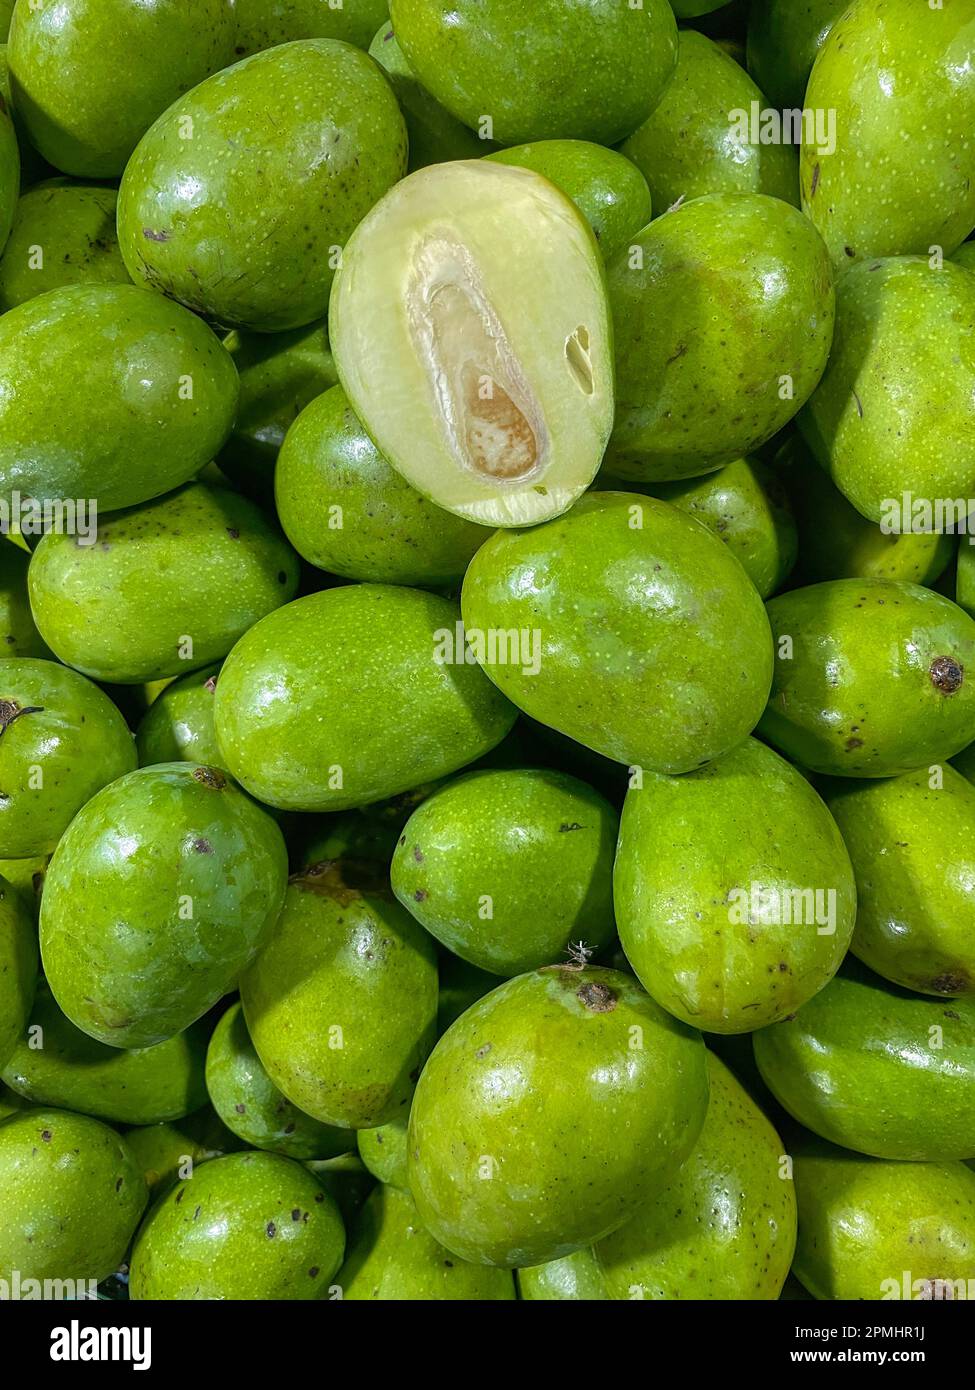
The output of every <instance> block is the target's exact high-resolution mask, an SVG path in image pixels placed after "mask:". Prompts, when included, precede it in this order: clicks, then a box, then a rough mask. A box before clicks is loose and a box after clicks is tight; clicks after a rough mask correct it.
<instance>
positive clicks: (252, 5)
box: [235, 0, 389, 58]
mask: <svg viewBox="0 0 975 1390" xmlns="http://www.w3.org/2000/svg"><path fill="white" fill-rule="evenodd" d="M388 9H389V6H388V4H387V3H386V0H342V4H341V5H340V6H336V5H334V3H330V0H235V10H236V14H237V46H236V49H235V52H236V54H237V56H238V57H239V58H243V57H246V56H248V55H250V54H251V53H259V52H260V51H261V50H262V49H264V48H273V47H274V46H275V45H276V44H280V43H290V42H291V41H292V40H293V39H341V40H342V42H343V43H351V44H354V45H355V47H356V48H367V47H368V45H369V40H370V39H371V38H372V36H373V34H374V33H375V32H376V27H377V25H379V24H382V22H383V20H384V19H385V18H386V14H387V11H388Z"/></svg>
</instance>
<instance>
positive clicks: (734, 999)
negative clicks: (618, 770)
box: [613, 739, 856, 1033]
mask: <svg viewBox="0 0 975 1390" xmlns="http://www.w3.org/2000/svg"><path fill="white" fill-rule="evenodd" d="M613 889H614V900H615V903H616V917H617V921H618V922H619V933H620V942H621V943H622V946H623V949H624V951H625V952H626V955H627V958H628V959H629V961H630V964H631V965H632V966H633V969H634V970H635V971H636V974H637V976H638V978H639V980H640V982H641V984H642V985H643V986H644V988H645V989H646V990H647V991H648V992H649V993H650V994H651V995H652V996H653V998H654V999H656V1001H657V1003H658V1004H661V1005H662V1006H663V1007H664V1008H665V1009H667V1010H668V1011H669V1012H670V1013H672V1014H673V1015H674V1016H675V1017H676V1018H680V1019H683V1021H684V1022H685V1023H688V1024H690V1025H691V1027H693V1028H702V1029H704V1030H705V1031H709V1032H715V1033H747V1032H751V1031H752V1029H754V1028H763V1027H765V1026H766V1024H769V1023H774V1022H777V1021H778V1020H779V1019H782V1018H786V1017H788V1016H789V1015H791V1014H792V1013H793V1012H794V1010H795V1009H797V1008H798V1007H799V1006H800V1004H803V1003H805V1001H806V1000H807V999H810V998H811V997H812V996H813V995H814V994H816V993H817V991H818V990H821V989H822V988H823V986H824V985H825V984H826V983H827V982H828V981H829V980H830V979H832V977H833V976H834V975H835V974H836V971H837V970H838V969H839V966H840V963H841V962H842V960H843V957H844V956H845V955H846V951H847V948H848V946H849V944H850V937H851V936H852V934H853V923H854V919H855V916H856V889H855V886H854V879H853V869H852V867H851V865H850V857H849V855H848V854H847V851H846V848H845V846H844V844H843V840H842V838H841V836H840V832H839V831H838V830H837V828H836V824H835V822H834V821H833V818H832V817H831V816H830V814H829V812H828V811H827V809H826V807H825V806H824V805H823V802H822V801H821V800H820V798H819V797H818V796H817V794H816V792H814V791H813V789H812V787H811V786H810V785H809V783H808V782H807V781H806V779H805V778H804V777H803V776H802V774H801V773H799V772H797V771H796V769H795V768H794V767H792V766H791V765H790V764H789V763H787V762H786V761H785V760H784V759H783V758H780V757H779V756H778V754H777V753H773V752H772V750H771V748H766V746H765V744H763V743H759V742H758V740H757V739H746V740H745V741H744V742H743V743H740V744H739V745H738V746H737V748H734V749H732V751H731V752H730V753H726V754H725V755H724V757H722V758H718V759H717V760H716V761H715V762H713V763H709V764H708V765H707V766H706V767H703V768H699V769H697V770H696V771H694V772H689V773H687V774H685V775H684V776H683V777H666V776H661V775H659V774H656V773H652V772H644V774H643V778H642V785H641V784H640V783H636V784H635V785H634V786H633V787H631V789H630V791H628V792H627V795H626V805H625V806H624V808H623V819H622V823H621V826H620V841H619V849H618V851H617V855H616V868H615V872H614V876H613Z"/></svg>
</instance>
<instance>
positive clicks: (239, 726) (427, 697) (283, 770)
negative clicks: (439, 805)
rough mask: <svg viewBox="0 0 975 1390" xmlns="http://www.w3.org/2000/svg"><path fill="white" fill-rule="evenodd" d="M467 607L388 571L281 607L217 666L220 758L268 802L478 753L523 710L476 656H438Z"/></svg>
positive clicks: (297, 799) (383, 792)
mask: <svg viewBox="0 0 975 1390" xmlns="http://www.w3.org/2000/svg"><path fill="white" fill-rule="evenodd" d="M459 620H460V613H459V611H458V609H457V607H456V605H454V604H453V603H449V602H448V601H447V600H446V599H443V598H440V597H438V596H437V595H434V594H427V593H422V592H421V591H420V590H418V589H404V588H395V587H393V586H389V585H381V584H356V585H350V586H347V587H344V588H338V589H329V590H327V591H325V592H324V593H318V594H312V595H310V596H309V597H308V598H303V599H299V600H298V601H297V602H296V603H289V604H287V605H286V607H284V608H281V609H278V611H277V612H276V613H272V614H271V615H270V616H269V617H267V618H265V619H263V621H261V622H259V623H257V624H256V626H255V627H253V628H251V630H250V631H249V632H248V633H247V634H246V635H245V636H244V637H243V638H241V640H240V641H239V642H238V643H237V646H236V647H235V648H234V650H233V651H232V652H231V654H230V656H229V657H228V658H227V661H226V663H225V665H224V668H223V671H222V672H221V674H220V681H219V684H218V685H217V699H216V707H215V712H214V718H215V721H216V729H217V740H218V742H219V744H220V747H221V749H222V750H223V755H224V764H223V765H224V766H226V767H227V768H228V769H229V771H230V772H231V773H232V774H233V775H234V776H235V777H236V778H237V780H238V781H239V782H240V783H241V784H242V785H243V786H244V787H246V788H247V790H248V791H249V792H250V793H251V794H252V795H253V796H256V797H257V798H258V799H259V800H260V801H263V802H264V803H265V804H266V805H268V806H277V807H280V808H281V809H283V810H292V811H342V810H346V809H348V808H349V807H353V806H365V805H367V804H368V803H370V802H373V801H383V800H385V799H386V798H387V797H391V796H397V795H398V794H399V793H400V792H406V791H410V790H411V789H412V788H414V787H418V786H420V785H421V784H422V783H424V782H430V781H433V780H434V779H435V778H437V777H445V776H446V775H447V774H448V773H450V772H456V771H457V770H458V769H459V768H461V767H463V766H465V764H467V763H471V762H474V761H475V759H477V758H479V757H480V756H481V755H482V754H484V753H487V752H488V751H489V750H490V749H492V748H494V747H495V746H496V745H497V744H498V743H500V742H501V740H502V739H503V738H504V736H505V734H506V733H507V732H508V731H509V729H510V728H511V726H512V724H513V723H514V720H515V711H514V709H513V708H512V706H511V705H510V704H508V702H507V700H505V699H503V698H502V696H501V695H499V694H498V692H497V691H496V690H495V689H494V687H493V686H492V685H491V683H490V682H489V681H488V680H486V679H485V677H484V675H483V673H482V672H481V671H480V670H479V669H478V668H477V667H476V666H472V665H467V664H465V665H459V664H449V663H443V664H442V663H439V662H438V661H436V660H435V648H436V645H437V642H438V638H437V633H438V632H439V633H449V634H453V633H454V631H455V624H456V623H457V622H458V621H459Z"/></svg>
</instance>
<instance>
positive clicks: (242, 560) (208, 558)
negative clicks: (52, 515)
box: [28, 483, 299, 685]
mask: <svg viewBox="0 0 975 1390" xmlns="http://www.w3.org/2000/svg"><path fill="white" fill-rule="evenodd" d="M298 577H299V567H298V557H297V556H296V555H295V553H294V551H293V550H292V549H291V547H290V546H289V545H287V543H286V542H285V541H284V539H283V538H282V537H281V535H280V534H279V533H278V531H277V530H276V528H275V527H274V525H273V523H272V522H269V521H267V520H266V519H265V517H264V515H263V513H262V512H261V511H260V510H259V509H258V508H257V507H256V506H255V504H254V503H253V502H250V501H249V500H248V499H247V498H246V497H241V496H240V495H239V494H238V493H235V492H232V491H231V490H230V489H229V488H222V487H209V486H208V485H206V484H204V483H190V484H188V485H187V486H186V487H184V488H180V489H179V490H178V491H176V492H172V493H169V494H168V495H167V496H166V497H160V498H156V499H155V500H153V501H151V502H144V503H142V504H141V506H138V507H132V508H130V509H128V510H127V511H124V512H119V513H117V514H116V515H114V516H112V517H109V518H106V519H105V520H104V521H102V522H100V524H99V527H98V541H97V543H96V544H95V545H88V546H81V545H78V544H77V541H76V540H75V538H74V537H73V536H59V535H56V534H54V533H53V532H51V533H49V534H48V535H46V536H45V537H44V538H43V540H42V541H41V543H40V545H39V546H38V547H37V550H36V551H35V552H34V557H33V559H32V560H31V565H30V573H29V575H28V584H29V588H30V599H31V607H32V609H33V612H34V616H35V619H36V621H37V625H38V629H39V630H40V632H41V634H42V636H43V637H44V639H45V641H46V642H47V643H48V645H49V646H50V647H51V649H52V650H53V651H54V652H56V653H57V655H58V656H59V657H60V658H61V660H62V661H65V662H67V663H68V664H69V665H71V666H74V667H75V668H76V669H78V670H80V671H83V672H84V673H85V675H88V676H91V677H92V678H93V679H95V680H101V681H110V682H115V683H118V684H121V685H137V684H141V683H143V682H145V681H154V680H160V679H161V678H163V677H166V676H176V675H181V674H183V673H184V672H185V671H186V670H187V669H191V668H192V667H194V666H206V665H209V664H210V663H212V662H213V661H215V660H218V659H219V658H220V657H224V656H226V655H227V653H228V652H229V651H230V649H231V647H232V646H233V645H234V643H235V642H236V641H237V639H238V638H239V637H242V636H243V634H244V633H245V632H246V631H247V630H248V629H249V628H250V627H252V626H253V625H254V623H255V622H257V621H258V620H259V619H261V618H263V617H264V616H265V615H266V614H268V613H270V612H272V611H273V610H274V609H275V608H278V607H280V606H281V604H283V603H287V602H288V601H289V599H292V598H294V596H295V593H296V592H297V589H298ZM188 638H189V639H191V645H190V643H188V642H187V639H188Z"/></svg>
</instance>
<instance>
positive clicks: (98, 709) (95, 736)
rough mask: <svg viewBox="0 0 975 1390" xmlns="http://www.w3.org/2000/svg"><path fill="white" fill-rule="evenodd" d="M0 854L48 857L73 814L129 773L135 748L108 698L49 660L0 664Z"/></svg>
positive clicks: (83, 678)
mask: <svg viewBox="0 0 975 1390" xmlns="http://www.w3.org/2000/svg"><path fill="white" fill-rule="evenodd" d="M0 712H2V721H0V722H2V723H3V725H4V728H3V733H2V736H0V787H2V788H3V791H4V793H5V795H4V797H3V799H2V800H0V854H2V855H3V857H4V858H7V859H27V858H32V857H34V856H36V855H40V854H50V853H51V852H52V850H53V849H54V847H55V845H56V844H57V843H58V841H59V840H60V838H61V836H62V835H63V833H64V831H65V830H66V829H67V827H68V824H69V822H70V821H71V819H72V817H73V816H74V815H75V814H76V812H78V811H80V810H81V808H82V807H83V806H84V805H85V803H86V802H87V801H88V800H89V799H90V798H91V797H92V796H94V795H95V793H96V792H97V791H99V790H100V789H101V788H102V787H104V786H106V785H107V784H108V783H109V782H113V781H114V780H115V778H116V777H121V776H123V774H124V773H126V772H131V771H132V769H133V768H134V767H135V765H136V757H135V747H134V745H133V743H132V735H131V734H130V733H129V730H128V728H127V727H126V724H125V720H124V719H123V718H122V716H121V714H119V712H118V710H117V709H116V708H115V706H114V705H113V704H112V702H111V700H110V699H109V698H108V696H107V695H105V694H104V693H103V692H102V691H101V690H99V689H98V687H97V686H94V685H92V683H91V681H89V680H86V679H85V677H84V676H81V675H79V674H78V672H77V671H71V670H69V669H68V668H67V667H65V666H59V665H58V664H57V662H54V661H36V660H34V659H33V658H27V657H12V658H10V659H9V660H5V661H0Z"/></svg>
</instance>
